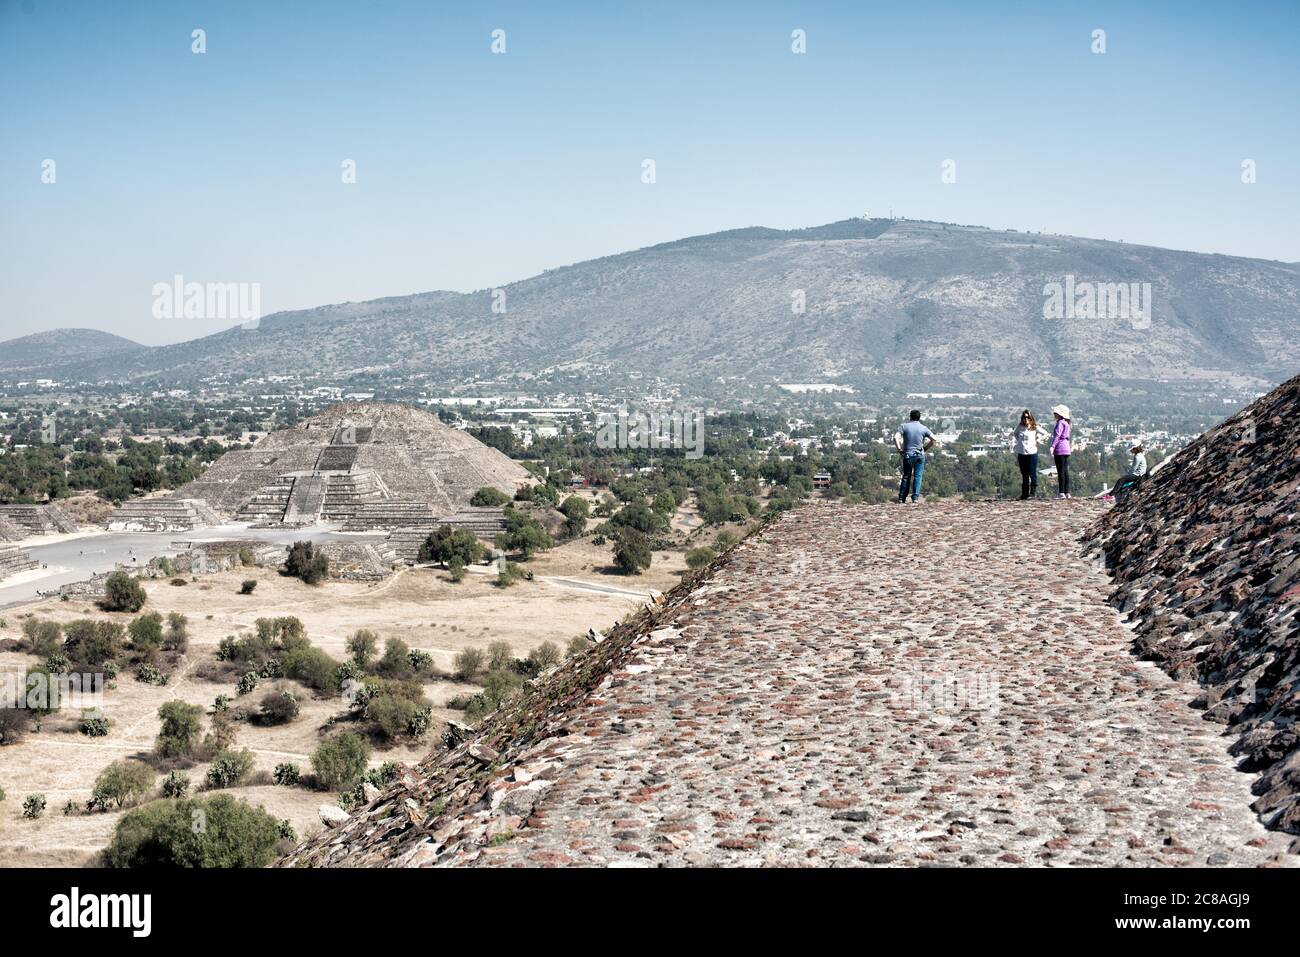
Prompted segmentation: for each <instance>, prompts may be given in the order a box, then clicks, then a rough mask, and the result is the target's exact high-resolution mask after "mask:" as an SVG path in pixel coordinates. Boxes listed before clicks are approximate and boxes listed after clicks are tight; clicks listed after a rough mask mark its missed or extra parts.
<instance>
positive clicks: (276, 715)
mask: <svg viewBox="0 0 1300 957" xmlns="http://www.w3.org/2000/svg"><path fill="white" fill-rule="evenodd" d="M298 710H299V708H298V699H297V697H295V696H294V693H293V692H292V691H289V690H288V689H287V688H276V689H275V690H273V691H270V692H268V693H267V694H265V695H264V696H263V697H262V704H261V711H260V712H259V715H258V719H259V720H260V721H261V722H262V724H288V723H289V722H290V721H292V720H293V719H294V718H296V717H298Z"/></svg>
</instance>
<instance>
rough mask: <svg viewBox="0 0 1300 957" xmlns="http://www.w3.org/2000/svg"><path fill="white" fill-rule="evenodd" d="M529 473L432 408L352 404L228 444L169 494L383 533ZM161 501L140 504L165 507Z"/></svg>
mask: <svg viewBox="0 0 1300 957" xmlns="http://www.w3.org/2000/svg"><path fill="white" fill-rule="evenodd" d="M530 480H531V476H530V473H529V472H528V471H527V470H526V469H524V468H523V467H522V466H521V465H519V464H518V463H516V462H514V461H512V460H511V459H510V458H508V457H507V456H505V455H503V454H501V453H500V452H498V451H496V450H495V449H492V448H489V447H487V446H486V445H484V444H483V443H481V442H479V441H478V440H476V439H474V438H473V437H472V436H470V435H467V434H466V433H464V432H461V431H459V430H457V429H454V428H452V427H451V426H449V425H446V424H445V423H444V422H442V421H441V420H440V419H439V418H438V417H437V416H436V415H433V414H431V413H429V412H425V411H422V410H420V409H415V408H412V407H410V406H405V405H397V404H387V403H373V402H372V403H344V404H342V405H337V406H333V407H332V408H330V409H327V410H326V411H324V412H321V413H319V414H317V415H315V416H312V417H311V418H310V419H307V420H305V421H303V422H300V423H299V424H298V425H296V426H294V427H293V428H290V429H284V430H282V431H279V432H272V433H271V434H270V435H267V436H266V437H264V438H263V439H261V440H260V441H259V442H258V443H257V444H256V445H255V446H254V447H253V448H251V449H240V450H235V451H231V452H227V453H226V454H225V455H223V456H222V457H221V458H220V459H218V460H217V461H216V462H214V463H213V464H212V465H211V466H210V467H209V468H208V470H207V471H206V472H204V474H203V476H202V477H201V478H199V479H197V480H195V481H193V482H190V483H189V484H187V485H185V486H184V487H182V488H180V489H178V490H177V491H176V492H175V493H173V494H172V495H171V496H169V497H168V499H169V500H171V501H174V502H186V501H188V502H193V503H198V504H201V505H203V506H205V507H206V508H207V509H209V510H211V512H212V513H213V514H214V515H216V516H217V517H218V518H219V519H221V520H233V521H239V522H248V523H250V524H255V525H286V526H295V525H312V524H315V523H317V522H337V523H339V524H340V525H341V526H342V527H343V528H344V529H345V530H347V531H374V530H382V529H395V528H403V527H412V526H426V525H429V524H432V522H433V521H434V519H435V518H436V516H438V515H445V514H453V513H456V512H458V511H460V510H461V509H464V508H467V507H468V506H469V500H470V498H471V497H472V496H473V494H474V493H475V492H476V491H478V490H479V489H480V488H483V487H492V488H496V489H498V490H500V491H502V492H504V493H506V494H508V495H513V494H514V492H515V491H516V490H517V489H518V488H519V486H520V485H523V484H525V483H527V482H529V481H530ZM159 501H164V500H161V499H150V500H148V502H147V503H138V504H147V505H148V506H149V510H150V512H151V513H156V514H161V509H162V506H159V505H156V504H154V503H157V502H159ZM123 508H124V509H125V508H126V506H124V507H123ZM133 515H134V513H131V512H127V513H125V514H123V515H122V517H121V518H120V519H119V517H118V516H117V515H115V516H114V518H113V519H112V521H114V522H118V521H123V522H127V521H132V520H133Z"/></svg>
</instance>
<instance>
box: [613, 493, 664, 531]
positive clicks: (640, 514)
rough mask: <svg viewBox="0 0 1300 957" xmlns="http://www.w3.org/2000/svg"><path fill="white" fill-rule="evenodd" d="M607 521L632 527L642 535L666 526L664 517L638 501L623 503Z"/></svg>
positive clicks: (624, 526)
mask: <svg viewBox="0 0 1300 957" xmlns="http://www.w3.org/2000/svg"><path fill="white" fill-rule="evenodd" d="M609 521H610V524H611V525H617V526H620V527H623V528H633V529H636V530H637V531H638V532H641V533H642V534H643V535H651V534H653V533H655V532H658V531H662V530H663V529H665V528H667V527H668V520H667V519H666V518H664V517H663V516H662V515H660V514H659V513H658V512H656V511H654V510H653V509H651V508H650V507H649V506H648V505H646V503H645V502H640V501H638V502H632V503H630V504H628V505H624V506H623V507H622V508H621V509H619V510H618V514H616V515H615V516H614V517H613V518H611V519H610V520H609Z"/></svg>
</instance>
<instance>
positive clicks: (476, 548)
mask: <svg viewBox="0 0 1300 957" xmlns="http://www.w3.org/2000/svg"><path fill="white" fill-rule="evenodd" d="M482 557H483V544H482V543H481V542H480V541H479V540H478V539H477V538H475V537H474V534H473V533H472V532H467V531H465V530H464V529H463V528H452V527H451V526H450V525H441V526H439V527H438V528H436V529H434V530H433V531H432V532H431V533H430V534H429V537H428V538H426V539H425V540H424V541H423V542H422V543H421V544H420V553H419V555H418V558H419V560H420V561H421V562H440V563H442V564H447V565H449V564H450V562H451V560H452V559H453V558H459V559H460V560H461V562H462V563H463V564H465V565H469V564H472V563H473V562H476V561H479V560H480V559H481V558H482Z"/></svg>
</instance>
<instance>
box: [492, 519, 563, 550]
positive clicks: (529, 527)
mask: <svg viewBox="0 0 1300 957" xmlns="http://www.w3.org/2000/svg"><path fill="white" fill-rule="evenodd" d="M505 516H506V530H505V531H504V532H502V533H501V534H500V535H498V536H497V546H498V547H500V548H501V549H503V550H505V551H508V552H517V553H519V554H520V555H522V556H523V558H524V560H525V561H527V560H528V559H529V558H532V557H533V555H534V554H535V553H536V552H540V551H545V550H546V549H548V548H550V547H551V546H552V545H554V544H555V542H554V541H552V540H551V536H550V535H549V534H547V532H546V529H544V528H542V526H541V525H540V524H539V523H538V521H537V520H536V519H535V518H533V517H532V516H531V515H525V514H524V513H523V512H520V511H517V510H515V509H513V508H508V509H506V512H505Z"/></svg>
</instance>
